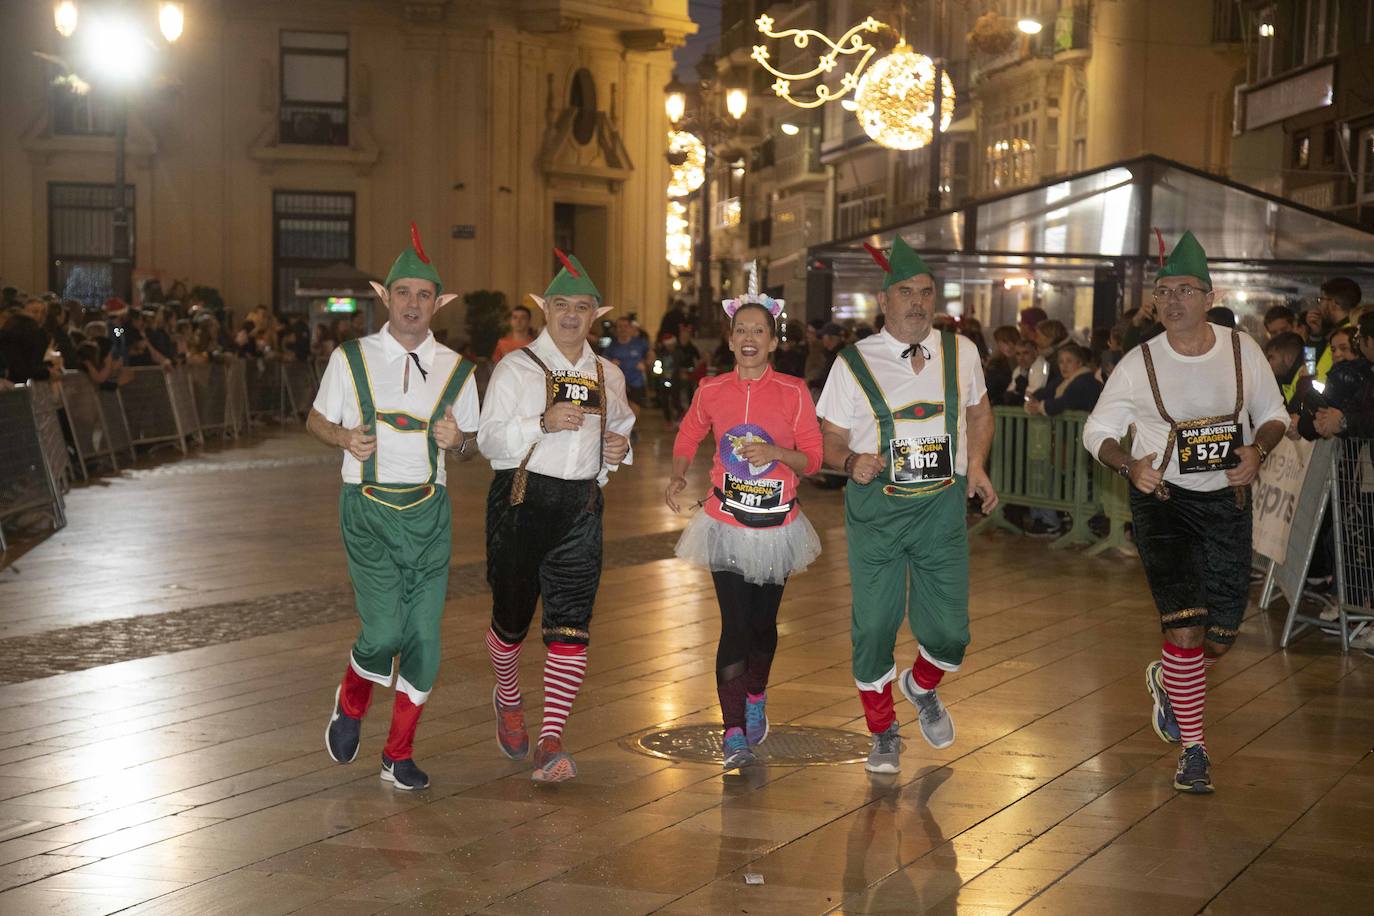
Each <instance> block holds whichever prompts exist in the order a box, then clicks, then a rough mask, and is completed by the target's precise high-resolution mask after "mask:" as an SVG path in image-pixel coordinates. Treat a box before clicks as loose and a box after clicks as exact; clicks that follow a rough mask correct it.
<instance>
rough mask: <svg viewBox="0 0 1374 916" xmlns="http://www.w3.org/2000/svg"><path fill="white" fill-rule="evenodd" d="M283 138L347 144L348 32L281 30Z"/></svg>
mask: <svg viewBox="0 0 1374 916" xmlns="http://www.w3.org/2000/svg"><path fill="white" fill-rule="evenodd" d="M278 120H279V125H280V138H281V142H282V143H303V144H308V145H312V146H347V145H348V36H347V35H346V34H343V33H339V32H282V33H281V110H280V113H279V115H278Z"/></svg>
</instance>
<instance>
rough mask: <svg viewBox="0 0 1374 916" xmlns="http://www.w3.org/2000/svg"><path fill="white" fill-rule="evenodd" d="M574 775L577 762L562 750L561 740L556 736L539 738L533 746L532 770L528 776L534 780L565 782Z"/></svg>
mask: <svg viewBox="0 0 1374 916" xmlns="http://www.w3.org/2000/svg"><path fill="white" fill-rule="evenodd" d="M576 775H577V764H576V763H574V762H573V759H572V755H570V754H568V753H567V752H566V751H564V750H563V742H562V741H561V740H559V739H558V738H540V739H539V743H538V744H536V745H535V746H534V772H533V773H531V774H530V778H531V779H533V780H534V781H535V782H567V781H568V780H569V779H572V778H573V777H575V776H576Z"/></svg>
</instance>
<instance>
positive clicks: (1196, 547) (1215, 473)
mask: <svg viewBox="0 0 1374 916" xmlns="http://www.w3.org/2000/svg"><path fill="white" fill-rule="evenodd" d="M1156 233H1158V230H1156ZM1159 247H1160V267H1159V272H1158V273H1157V274H1156V275H1155V287H1154V292H1153V293H1152V298H1153V299H1154V302H1155V306H1156V308H1157V310H1158V313H1159V320H1160V321H1161V322H1163V324H1164V333H1163V334H1159V335H1157V336H1155V337H1154V338H1152V339H1150V340H1149V341H1147V342H1145V343H1143V344H1141V345H1140V346H1139V347H1136V348H1135V349H1133V350H1131V351H1130V352H1129V353H1127V354H1126V355H1125V356H1124V357H1122V359H1121V362H1120V363H1118V364H1117V367H1116V369H1115V370H1113V371H1112V374H1111V377H1110V378H1108V380H1107V384H1106V387H1104V388H1103V390H1102V396H1101V397H1100V398H1099V399H1098V402H1097V406H1096V407H1095V408H1094V409H1093V412H1092V416H1090V417H1089V418H1088V421H1087V423H1086V424H1085V426H1084V429H1083V445H1084V446H1085V447H1086V448H1087V449H1088V451H1089V452H1091V453H1092V455H1093V456H1094V457H1095V458H1097V459H1098V460H1099V461H1101V462H1102V463H1103V464H1104V465H1106V466H1107V467H1109V468H1111V469H1112V470H1114V471H1116V472H1117V473H1118V474H1120V475H1121V476H1122V477H1124V478H1126V479H1128V480H1129V481H1130V483H1131V487H1130V495H1131V517H1132V520H1133V522H1134V526H1135V543H1136V547H1137V548H1138V549H1139V551H1140V560H1141V563H1142V565H1144V567H1145V578H1146V579H1147V581H1148V582H1149V584H1150V592H1151V595H1152V596H1153V598H1154V602H1155V606H1156V608H1157V609H1158V611H1159V622H1160V628H1161V629H1162V630H1163V632H1164V640H1163V643H1164V644H1163V648H1162V651H1161V658H1160V660H1159V661H1155V662H1151V663H1150V664H1149V665H1148V666H1147V668H1146V669H1145V684H1146V687H1147V688H1148V690H1149V692H1150V697H1151V699H1152V701H1153V705H1154V709H1153V712H1152V718H1151V725H1153V726H1154V730H1155V732H1156V734H1158V735H1159V737H1160V738H1161V739H1162V740H1164V741H1167V742H1171V743H1176V744H1181V745H1182V753H1181V754H1180V755H1179V761H1178V770H1177V772H1176V773H1175V775H1174V788H1175V789H1177V790H1178V791H1180V792H1190V793H1198V794H1201V793H1207V792H1211V791H1212V767H1211V761H1210V760H1209V759H1208V757H1207V745H1206V742H1205V741H1204V739H1203V728H1202V719H1203V708H1204V706H1205V701H1206V697H1207V670H1208V668H1210V667H1211V666H1212V664H1213V663H1215V662H1216V660H1217V659H1218V658H1220V657H1221V656H1222V655H1225V654H1226V652H1227V650H1228V649H1230V648H1231V645H1232V644H1233V643H1234V642H1235V640H1236V634H1237V633H1238V631H1239V629H1240V622H1241V618H1242V616H1243V615H1244V613H1245V607H1246V604H1247V603H1248V601H1249V590H1250V533H1251V529H1250V522H1251V510H1250V484H1251V482H1252V481H1253V480H1254V479H1255V476H1256V474H1257V473H1258V472H1259V467H1260V464H1261V463H1262V462H1263V461H1264V458H1265V456H1266V455H1268V454H1269V451H1270V450H1271V449H1273V448H1274V446H1276V445H1277V444H1278V442H1279V440H1280V439H1281V438H1283V434H1284V431H1285V430H1286V429H1287V428H1288V413H1287V411H1286V410H1285V409H1284V404H1283V396H1282V395H1281V394H1280V393H1279V387H1278V384H1277V382H1275V380H1274V373H1273V371H1272V370H1270V368H1269V364H1268V362H1267V361H1266V360H1265V358H1264V351H1263V350H1261V349H1260V346H1259V345H1258V344H1257V343H1255V341H1254V340H1252V339H1251V338H1250V336H1249V335H1248V334H1246V333H1244V332H1243V331H1237V330H1234V329H1231V328H1227V327H1223V326H1222V325H1218V324H1211V323H1209V322H1208V321H1207V310H1208V309H1209V308H1211V307H1212V302H1213V300H1214V299H1215V293H1214V292H1213V290H1212V277H1211V274H1210V273H1209V272H1208V270H1207V253H1206V252H1205V251H1203V250H1202V246H1201V245H1200V244H1198V241H1197V239H1196V238H1194V237H1193V234H1192V233H1191V232H1185V233H1184V234H1183V237H1182V238H1180V239H1179V240H1178V244H1177V245H1176V246H1175V247H1174V250H1173V253H1172V254H1170V255H1169V258H1168V259H1167V260H1165V259H1164V238H1163V235H1162V234H1161V235H1159ZM1132 426H1134V427H1135V434H1134V437H1133V438H1132V440H1131V444H1130V446H1129V447H1127V446H1124V445H1122V444H1121V439H1122V437H1123V436H1125V435H1126V432H1127V430H1128V429H1129V428H1130V427H1132Z"/></svg>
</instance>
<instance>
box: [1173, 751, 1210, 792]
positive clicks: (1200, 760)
mask: <svg viewBox="0 0 1374 916" xmlns="http://www.w3.org/2000/svg"><path fill="white" fill-rule="evenodd" d="M1174 788H1175V789H1177V790H1178V791H1180V792H1189V793H1192V794H1193V795H1206V794H1208V793H1209V792H1211V791H1212V761H1211V760H1208V759H1207V749H1206V748H1205V747H1203V746H1202V745H1201V744H1190V745H1188V746H1187V747H1185V748H1184V749H1183V753H1182V754H1179V755H1178V772H1176V773H1175V774H1174Z"/></svg>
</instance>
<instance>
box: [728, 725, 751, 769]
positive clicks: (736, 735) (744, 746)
mask: <svg viewBox="0 0 1374 916" xmlns="http://www.w3.org/2000/svg"><path fill="white" fill-rule="evenodd" d="M724 752H725V766H724V768H725V771H726V772H729V771H730V770H739V769H743V768H744V767H747V766H753V765H754V764H756V763H758V762H759V758H757V757H755V756H754V752H753V751H752V750H751V749H750V748H749V739H748V738H746V737H745V735H744V732H743V730H741V729H739V728H729V729H726V730H725V746H724Z"/></svg>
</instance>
